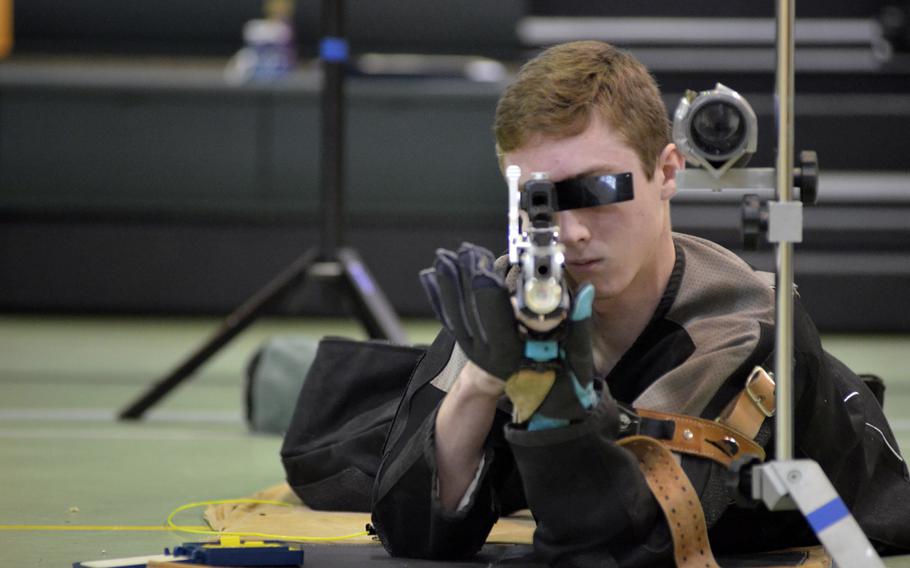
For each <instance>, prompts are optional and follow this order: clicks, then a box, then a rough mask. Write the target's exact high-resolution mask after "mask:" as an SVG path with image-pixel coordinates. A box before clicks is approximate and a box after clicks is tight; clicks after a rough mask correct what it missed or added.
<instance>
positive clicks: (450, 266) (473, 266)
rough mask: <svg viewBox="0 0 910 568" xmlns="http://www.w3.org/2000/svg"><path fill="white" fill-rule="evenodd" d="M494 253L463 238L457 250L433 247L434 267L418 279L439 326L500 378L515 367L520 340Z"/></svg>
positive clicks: (518, 364)
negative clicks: (494, 266)
mask: <svg viewBox="0 0 910 568" xmlns="http://www.w3.org/2000/svg"><path fill="white" fill-rule="evenodd" d="M494 261H495V258H494V257H493V254H492V253H491V252H490V251H488V250H487V249H485V248H482V247H478V246H474V245H472V244H469V243H464V244H462V245H461V247H460V248H459V249H458V252H457V253H454V252H452V251H450V250H446V249H439V250H437V251H436V261H435V262H434V263H433V268H428V269H426V270H423V271H421V272H420V282H421V284H423V288H424V290H425V291H426V293H427V296H429V298H430V303H431V304H432V305H433V311H435V312H436V317H437V319H439V321H440V322H441V323H442V325H443V326H444V327H445V328H446V329H447V330H448V331H449V332H450V333H451V334H452V335H453V336H454V337H455V340H456V341H457V342H458V345H459V346H460V347H461V349H462V351H464V353H465V355H467V357H468V359H470V360H471V361H472V362H474V364H475V365H477V366H478V367H480V368H481V369H483V370H484V371H486V372H488V373H490V374H491V375H493V376H494V377H498V378H500V379H502V380H505V379H508V378H509V377H510V376H512V375H513V374H514V373H515V371H517V370H518V368H519V366H520V365H521V360H522V341H521V337H520V336H519V332H518V322H517V321H516V320H515V312H514V310H513V309H512V303H511V300H510V298H509V291H508V289H507V288H506V286H505V283H504V282H503V278H502V276H500V275H499V274H497V273H496V272H495V270H494V269H493V262H494Z"/></svg>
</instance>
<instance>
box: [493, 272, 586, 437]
mask: <svg viewBox="0 0 910 568" xmlns="http://www.w3.org/2000/svg"><path fill="white" fill-rule="evenodd" d="M593 302H594V288H593V287H592V286H591V285H590V284H585V285H583V286H582V287H581V288H580V289H579V290H578V292H577V293H576V294H575V298H574V299H573V301H572V307H571V309H570V312H569V320H568V321H567V322H566V323H564V324H563V325H564V326H565V335H564V336H563V338H562V339H561V340H560V342H559V345H558V347H559V355H558V357H557V358H556V360H554V361H550V362H541V363H539V364H538V365H537V369H535V370H531V367H526V368H525V369H524V370H522V371H521V372H519V374H518V375H516V376H515V377H513V378H512V379H511V380H509V382H508V384H507V385H506V394H508V395H509V398H510V399H511V400H512V403H513V405H514V406H515V413H514V415H515V421H516V422H518V423H523V422H525V421H526V420H527V421H528V422H527V427H528V429H529V430H545V429H548V428H558V427H562V426H568V425H569V424H571V423H572V422H577V421H580V420H583V419H584V418H585V416H586V415H587V413H588V411H589V410H591V409H592V408H593V407H594V406H595V405H596V404H597V401H598V395H597V393H596V391H595V390H594V357H593V353H592V350H591V312H592V304H593ZM542 381H545V382H549V383H550V384H551V385H552V386H551V387H550V388H549V389H547V390H546V392H545V394H544V395H543V397H542V398H540V397H539V396H534V395H533V394H528V393H527V392H525V391H527V390H529V389H530V390H534V389H535V386H534V385H535V383H536V384H537V385H538V386H537V387H536V390H540V386H539V384H540V383H541V382H542ZM519 401H521V402H519Z"/></svg>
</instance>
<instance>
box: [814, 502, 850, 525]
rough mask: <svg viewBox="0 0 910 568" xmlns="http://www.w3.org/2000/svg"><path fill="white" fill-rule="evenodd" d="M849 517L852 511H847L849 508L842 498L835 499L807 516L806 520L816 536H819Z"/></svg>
mask: <svg viewBox="0 0 910 568" xmlns="http://www.w3.org/2000/svg"><path fill="white" fill-rule="evenodd" d="M849 515H850V511H849V510H847V506H846V505H845V504H844V502H843V501H842V500H841V498H840V497H835V498H834V499H832V500H830V501H828V502H827V503H825V504H824V505H822V506H821V507H819V508H818V509H816V510H814V511H812V512H811V513H809V514H808V515H806V520H807V521H809V525H810V526H811V527H812V530H813V531H815V534H818V533H820V532H822V531H823V530H825V529H826V528H828V527H830V526H831V525H833V524H834V523H836V522H837V521H839V520H841V519H843V518H844V517H847V516H849Z"/></svg>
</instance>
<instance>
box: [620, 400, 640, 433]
mask: <svg viewBox="0 0 910 568" xmlns="http://www.w3.org/2000/svg"><path fill="white" fill-rule="evenodd" d="M616 406H617V407H618V409H619V437H620V438H625V437H626V436H634V435H635V434H638V433H639V431H640V428H641V416H639V415H638V414H636V413H635V410H634V409H633V408H632V407H630V406H626V405H625V404H622V403H617V404H616Z"/></svg>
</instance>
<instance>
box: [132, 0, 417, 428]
mask: <svg viewBox="0 0 910 568" xmlns="http://www.w3.org/2000/svg"><path fill="white" fill-rule="evenodd" d="M343 24H344V6H343V0H323V1H322V36H323V37H322V40H321V43H320V50H319V51H320V58H321V59H322V69H323V84H322V95H321V115H322V122H321V142H322V164H323V166H322V180H321V193H320V201H321V207H320V209H321V210H322V212H323V217H322V224H321V227H320V244H319V246H317V247H313V248H311V249H309V250H307V251H306V252H305V253H304V254H303V255H301V256H300V257H298V258H297V259H296V260H295V261H294V262H292V263H291V264H290V265H289V266H288V267H287V268H285V269H284V270H283V271H282V272H281V273H279V274H278V275H277V276H275V277H274V278H273V279H272V280H271V281H269V282H268V283H267V284H266V285H265V286H263V287H262V288H261V289H260V290H259V291H257V292H256V293H255V294H253V295H252V296H251V297H250V298H249V299H247V300H246V301H245V302H243V304H241V305H240V307H238V308H237V309H235V310H234V311H233V312H231V313H230V314H229V315H228V316H227V317H226V318H225V319H224V321H223V322H222V324H221V326H220V327H219V328H218V329H217V330H216V331H215V333H214V334H212V336H211V337H210V338H209V339H208V340H207V341H206V342H205V343H204V344H203V345H201V346H200V347H199V348H198V349H197V350H196V351H195V352H194V353H192V354H191V355H190V356H189V357H188V358H187V359H186V360H185V361H184V362H183V363H181V364H180V365H179V366H178V367H177V368H176V369H174V370H173V371H171V373H170V374H168V375H166V376H165V377H164V378H162V379H161V380H159V381H158V382H156V383H155V384H154V385H152V387H151V388H150V389H148V390H147V391H146V392H145V393H143V394H142V395H141V396H140V397H139V398H137V399H136V400H135V401H134V402H133V403H132V404H130V405H129V406H127V407H126V408H125V409H124V410H123V411H121V412H120V415H119V417H120V419H125V420H137V419H140V418H142V416H143V414H145V412H146V411H147V410H148V409H149V408H151V407H152V406H154V405H155V404H156V403H157V402H158V401H159V400H161V399H162V398H163V397H164V396H165V395H167V394H168V393H169V392H170V391H171V390H173V389H174V388H176V387H177V386H178V385H180V384H181V383H182V382H183V381H185V380H186V379H188V378H189V377H190V376H191V375H192V374H193V373H194V372H195V371H196V370H197V369H198V368H199V367H200V366H202V365H203V364H204V363H205V362H206V361H208V360H209V358H210V357H211V356H212V355H214V354H215V353H217V352H218V351H219V350H220V349H221V348H222V347H224V346H225V345H226V344H227V343H228V342H230V341H231V340H232V339H233V338H234V337H236V336H237V335H238V334H239V333H240V332H242V331H243V330H244V329H246V328H247V327H248V326H249V325H250V324H251V323H253V321H255V319H256V318H257V317H259V315H261V314H262V312H263V311H264V310H265V309H266V308H267V307H268V306H269V305H270V304H271V303H272V302H273V301H275V300H277V299H278V298H280V297H282V296H283V295H285V294H286V293H287V292H288V291H289V290H291V289H292V288H293V287H294V286H296V285H300V284H302V283H303V282H305V281H308V280H311V279H319V280H320V281H321V282H322V283H323V285H331V286H335V287H338V288H339V291H340V292H342V294H343V295H344V296H346V297H348V298H349V299H351V300H353V306H354V311H355V315H356V316H357V317H358V319H359V320H360V322H361V323H362V324H363V326H364V328H366V331H367V333H368V334H369V336H370V337H373V338H379V339H388V340H390V341H392V342H394V343H407V336H406V335H405V333H404V330H403V329H402V327H401V323H400V321H399V320H398V316H397V315H396V314H395V311H394V310H393V308H392V306H391V304H389V301H388V300H387V299H386V297H385V295H384V294H383V293H382V290H380V288H379V286H378V285H377V284H376V282H375V280H374V279H373V276H372V275H371V274H370V272H369V270H367V268H366V265H365V264H364V263H363V261H362V260H361V258H360V255H359V254H357V251H355V250H354V249H353V248H350V247H346V246H343V245H342V243H343V242H344V234H343V217H344V195H343V191H342V189H343V173H344V168H343V157H344V155H343V154H344V152H343V151H344V64H345V61H346V60H347V56H348V46H347V42H346V40H345V39H344V26H343Z"/></svg>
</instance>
